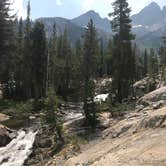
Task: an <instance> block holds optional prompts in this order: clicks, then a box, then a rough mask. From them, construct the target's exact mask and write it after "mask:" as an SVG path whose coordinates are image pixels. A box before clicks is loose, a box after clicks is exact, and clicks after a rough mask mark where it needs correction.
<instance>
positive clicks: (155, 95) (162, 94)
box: [137, 86, 166, 106]
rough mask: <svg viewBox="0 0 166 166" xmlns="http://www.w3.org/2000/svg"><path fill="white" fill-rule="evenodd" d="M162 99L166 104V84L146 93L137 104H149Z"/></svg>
mask: <svg viewBox="0 0 166 166" xmlns="http://www.w3.org/2000/svg"><path fill="white" fill-rule="evenodd" d="M161 101H162V103H163V105H165V104H166V86H163V87H161V88H159V89H157V90H155V91H152V92H150V93H148V94H146V95H145V96H143V97H142V98H140V100H138V102H137V105H144V106H149V105H154V103H157V102H161Z"/></svg>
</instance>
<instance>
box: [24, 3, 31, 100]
mask: <svg viewBox="0 0 166 166" xmlns="http://www.w3.org/2000/svg"><path fill="white" fill-rule="evenodd" d="M30 11H31V8H30V1H29V2H28V5H27V18H26V21H25V29H24V30H25V32H24V55H23V73H24V77H23V87H24V99H29V98H31V97H32V93H33V92H32V91H33V90H32V53H31V49H32V46H31V45H32V41H31V33H32V25H31V19H30Z"/></svg>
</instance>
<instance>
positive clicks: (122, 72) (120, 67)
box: [109, 0, 134, 102]
mask: <svg viewBox="0 0 166 166" xmlns="http://www.w3.org/2000/svg"><path fill="white" fill-rule="evenodd" d="M113 8H114V12H113V13H111V14H109V16H110V17H113V20H112V21H111V25H112V30H113V32H114V51H113V73H112V78H113V89H115V93H116V96H117V99H118V101H119V102H121V101H122V99H124V98H127V97H128V95H129V93H130V88H131V82H132V80H133V74H132V71H131V69H130V67H132V66H133V64H132V63H133V62H132V60H131V59H132V46H131V40H133V39H134V36H133V35H132V32H131V20H130V12H131V10H130V8H129V7H128V3H127V1H126V0H116V1H115V2H114V3H113Z"/></svg>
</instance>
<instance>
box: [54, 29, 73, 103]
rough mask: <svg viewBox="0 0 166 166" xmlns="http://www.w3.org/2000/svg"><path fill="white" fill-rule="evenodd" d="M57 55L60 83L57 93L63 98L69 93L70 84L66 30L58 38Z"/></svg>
mask: <svg viewBox="0 0 166 166" xmlns="http://www.w3.org/2000/svg"><path fill="white" fill-rule="evenodd" d="M57 56H58V59H59V64H60V65H58V67H59V69H58V70H59V71H60V74H59V77H60V83H59V87H58V94H60V95H62V96H63V98H64V99H65V100H67V96H68V94H69V90H70V85H71V59H72V50H71V46H70V43H69V40H68V35H67V30H65V31H64V33H63V35H61V36H60V37H59V39H58V44H57Z"/></svg>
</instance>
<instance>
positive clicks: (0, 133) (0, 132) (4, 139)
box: [0, 125, 14, 147]
mask: <svg viewBox="0 0 166 166" xmlns="http://www.w3.org/2000/svg"><path fill="white" fill-rule="evenodd" d="M13 137H14V135H13V131H12V130H10V129H9V128H7V127H6V126H3V125H0V147H2V146H6V145H7V144H8V143H9V142H10V141H11V140H12V138H13Z"/></svg>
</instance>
